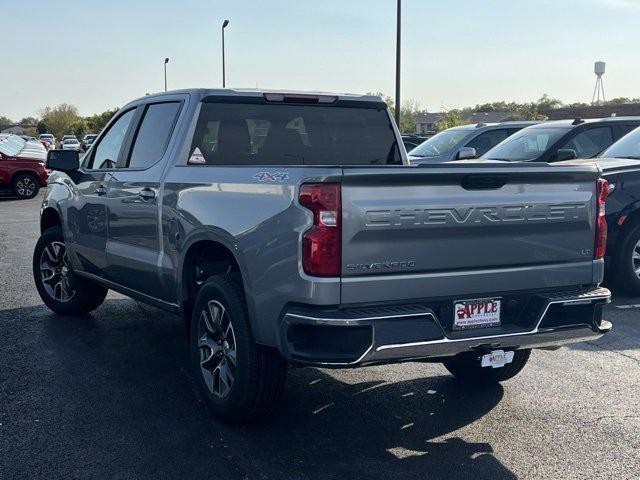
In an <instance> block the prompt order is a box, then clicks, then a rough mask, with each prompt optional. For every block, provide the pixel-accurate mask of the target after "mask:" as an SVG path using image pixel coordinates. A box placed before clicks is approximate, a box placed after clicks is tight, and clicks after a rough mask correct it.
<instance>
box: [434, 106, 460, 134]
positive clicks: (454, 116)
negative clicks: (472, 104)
mask: <svg viewBox="0 0 640 480" xmlns="http://www.w3.org/2000/svg"><path fill="white" fill-rule="evenodd" d="M460 125H464V121H463V120H462V119H461V118H460V110H449V111H448V112H447V113H446V114H445V116H444V118H443V119H442V120H440V121H439V122H438V123H437V124H436V130H437V131H438V132H441V131H442V130H446V129H447V128H451V127H457V126H460Z"/></svg>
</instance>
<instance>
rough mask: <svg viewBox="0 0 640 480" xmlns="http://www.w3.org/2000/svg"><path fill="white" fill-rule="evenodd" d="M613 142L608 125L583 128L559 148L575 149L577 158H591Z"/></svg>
mask: <svg viewBox="0 0 640 480" xmlns="http://www.w3.org/2000/svg"><path fill="white" fill-rule="evenodd" d="M612 143H613V134H612V133H611V128H610V127H596V128H590V129H588V130H583V131H582V132H580V133H579V134H577V135H576V136H575V137H573V138H572V139H571V140H569V141H568V142H567V143H565V144H564V145H563V146H562V147H560V148H570V149H572V150H575V151H576V153H577V154H578V158H591V157H593V156H594V155H596V154H598V153H600V152H601V151H602V150H604V149H605V148H607V147H608V146H609V145H611V144H612Z"/></svg>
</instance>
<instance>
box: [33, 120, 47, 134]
mask: <svg viewBox="0 0 640 480" xmlns="http://www.w3.org/2000/svg"><path fill="white" fill-rule="evenodd" d="M36 130H37V132H38V133H49V129H48V128H47V124H46V123H44V122H43V121H42V120H40V121H39V122H38V125H36Z"/></svg>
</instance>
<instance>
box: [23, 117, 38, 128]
mask: <svg viewBox="0 0 640 480" xmlns="http://www.w3.org/2000/svg"><path fill="white" fill-rule="evenodd" d="M37 124H38V119H37V118H35V117H24V118H23V119H22V120H20V121H19V122H18V125H20V126H21V127H33V126H34V125H37Z"/></svg>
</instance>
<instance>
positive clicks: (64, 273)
mask: <svg viewBox="0 0 640 480" xmlns="http://www.w3.org/2000/svg"><path fill="white" fill-rule="evenodd" d="M33 279H34V281H35V283H36V288H37V289H38V293H39V294H40V298H42V301H43V302H44V303H45V305H46V306H47V307H49V309H51V310H53V311H54V312H55V313H58V314H60V315H84V314H86V313H89V312H91V311H92V310H95V309H96V308H98V307H99V306H100V305H101V304H102V302H103V301H104V299H105V297H106V296H107V292H108V289H106V288H105V287H103V286H101V285H98V284H96V283H93V282H91V281H90V280H87V279H80V278H78V276H77V274H75V273H74V272H73V269H72V268H71V264H70V263H69V258H68V257H67V249H66V245H65V243H64V238H63V236H62V229H61V228H60V227H51V228H49V229H47V230H45V231H44V232H43V233H42V235H41V236H40V238H39V239H38V243H36V248H35V250H34V252H33Z"/></svg>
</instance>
